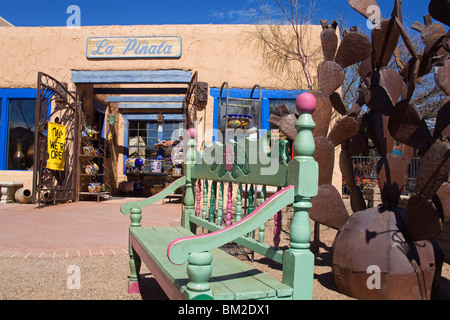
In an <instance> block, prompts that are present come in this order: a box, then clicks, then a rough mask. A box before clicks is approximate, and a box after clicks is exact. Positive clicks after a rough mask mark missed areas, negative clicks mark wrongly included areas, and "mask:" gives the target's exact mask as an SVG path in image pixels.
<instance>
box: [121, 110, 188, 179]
mask: <svg viewBox="0 0 450 320" xmlns="http://www.w3.org/2000/svg"><path fill="white" fill-rule="evenodd" d="M163 116H164V124H163V126H164V137H163V139H164V140H167V141H168V140H170V139H171V138H172V137H171V136H172V132H173V131H174V130H176V129H178V128H179V125H181V123H182V121H183V115H181V114H163ZM122 117H123V119H124V138H123V139H124V140H123V141H124V152H123V172H126V166H125V163H126V161H127V159H128V157H129V156H131V155H134V156H140V157H145V158H146V159H147V160H149V159H150V158H151V157H150V154H152V153H154V151H155V150H154V149H155V147H154V145H155V143H156V142H157V139H158V132H157V120H158V114H122ZM130 139H135V141H132V143H133V145H130ZM149 165H150V163H147V165H146V166H144V170H143V171H144V172H146V171H147V172H149V171H150V168H149ZM166 169H167V168H166Z"/></svg>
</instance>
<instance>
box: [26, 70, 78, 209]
mask: <svg viewBox="0 0 450 320" xmlns="http://www.w3.org/2000/svg"><path fill="white" fill-rule="evenodd" d="M50 121H51V122H55V123H58V124H60V125H63V126H65V127H66V139H65V146H64V163H65V164H64V170H63V171H58V170H51V169H47V168H46V163H47V160H48V158H49V154H48V151H47V149H48V148H47V143H48V142H47V134H48V123H49V122H50ZM35 125H36V130H35V138H34V163H35V166H34V170H33V200H32V201H33V203H38V205H39V206H41V205H44V204H56V203H63V202H68V201H76V193H77V192H76V190H77V186H76V184H77V177H76V170H77V169H76V168H77V166H76V159H77V157H78V148H77V145H78V135H79V115H78V104H77V99H76V96H74V95H73V94H72V93H70V92H69V91H68V89H67V84H64V83H60V82H59V81H57V80H56V79H55V78H53V77H51V76H49V75H47V74H45V73H42V72H39V73H38V83H37V101H36V124H35Z"/></svg>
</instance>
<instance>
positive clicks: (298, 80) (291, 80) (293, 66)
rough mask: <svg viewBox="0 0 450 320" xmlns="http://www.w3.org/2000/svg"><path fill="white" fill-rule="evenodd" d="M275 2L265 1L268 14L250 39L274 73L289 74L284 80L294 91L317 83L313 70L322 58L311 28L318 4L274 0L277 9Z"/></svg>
mask: <svg viewBox="0 0 450 320" xmlns="http://www.w3.org/2000/svg"><path fill="white" fill-rule="evenodd" d="M272 3H273V1H265V0H262V4H263V8H264V10H265V15H264V18H263V21H262V22H261V24H258V25H257V31H256V32H255V33H252V34H251V39H252V40H253V41H256V43H255V44H256V46H257V48H259V49H262V50H263V57H264V62H265V64H266V65H267V66H268V67H269V68H270V70H271V71H272V73H273V74H287V77H284V79H283V81H284V82H285V85H287V86H289V87H290V88H291V89H295V90H299V89H311V88H313V86H314V79H313V75H312V74H311V70H314V68H313V67H314V66H315V65H316V64H315V63H316V62H318V61H319V60H320V59H321V56H320V53H321V50H320V46H319V47H317V48H311V46H310V44H311V43H317V41H311V40H315V39H311V37H310V33H309V30H308V25H311V24H313V23H314V21H315V19H316V18H315V11H316V10H315V7H316V3H315V1H312V0H307V1H299V0H275V3H276V6H275V8H274V7H273V4H272ZM274 9H278V10H279V11H278V10H274ZM262 23H264V24H262ZM299 66H300V68H299Z"/></svg>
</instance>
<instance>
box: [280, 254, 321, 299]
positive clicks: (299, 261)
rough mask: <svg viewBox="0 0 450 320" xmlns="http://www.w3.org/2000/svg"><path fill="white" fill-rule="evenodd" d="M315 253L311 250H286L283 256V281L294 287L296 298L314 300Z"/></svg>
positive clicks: (294, 296)
mask: <svg viewBox="0 0 450 320" xmlns="http://www.w3.org/2000/svg"><path fill="white" fill-rule="evenodd" d="M313 281H314V254H312V252H311V251H309V250H294V249H289V250H286V251H285V253H284V256H283V283H285V284H287V285H289V286H291V287H292V288H294V294H293V297H292V298H293V299H294V300H312V294H313Z"/></svg>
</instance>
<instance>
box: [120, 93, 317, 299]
mask: <svg viewBox="0 0 450 320" xmlns="http://www.w3.org/2000/svg"><path fill="white" fill-rule="evenodd" d="M315 106H316V101H315V99H314V96H312V95H311V94H309V93H304V94H302V95H300V96H299V98H298V99H297V110H298V111H299V114H300V116H299V118H298V121H297V122H296V128H297V132H298V134H297V137H296V140H295V143H294V158H293V159H292V160H289V159H288V157H286V156H285V154H286V143H287V142H286V141H275V140H272V141H271V144H269V142H268V139H267V137H266V138H263V139H261V141H253V140H249V139H244V140H242V141H241V142H238V143H236V142H232V141H230V142H229V143H228V144H227V145H225V146H223V145H221V144H220V143H216V144H214V145H213V146H208V147H205V149H204V150H203V152H202V151H197V150H196V141H195V138H196V132H195V129H189V139H188V140H189V141H188V142H187V152H186V162H185V167H184V169H185V170H184V172H185V176H184V177H182V178H180V179H178V180H176V181H175V182H173V183H172V184H171V185H169V186H168V187H167V188H166V189H164V190H163V191H161V192H160V193H158V194H157V195H155V196H153V197H151V198H148V199H145V200H142V201H135V202H129V203H125V204H124V205H123V206H122V207H121V211H122V212H123V213H124V214H130V219H131V225H130V233H129V239H130V245H129V254H130V260H129V261H130V269H131V274H130V276H129V292H130V293H138V292H139V282H138V281H139V271H140V266H141V262H144V263H145V265H146V266H147V267H148V269H149V270H150V272H151V273H152V275H153V276H154V278H155V279H156V280H157V282H158V283H159V285H160V286H161V288H162V289H163V290H164V292H165V293H166V295H167V296H168V297H169V298H170V299H217V300H243V299H291V300H292V299H312V287H313V275H314V255H313V254H312V253H311V251H310V249H309V247H310V236H311V230H310V220H309V214H308V210H309V209H310V208H311V198H312V197H313V196H315V195H316V194H317V189H318V165H317V163H316V161H314V159H313V157H312V156H313V153H314V150H315V146H314V138H313V134H312V130H313V129H314V128H315V124H314V121H313V119H312V116H311V114H312V113H313V111H314V110H315ZM277 149H278V150H277ZM221 159H223V161H220V160H221ZM183 185H184V186H185V187H186V191H185V196H184V210H183V213H182V223H181V225H182V226H181V227H170V228H169V227H168V228H161V227H143V226H141V223H140V222H141V218H142V209H141V208H143V207H145V206H147V205H149V204H152V203H154V202H156V201H159V200H161V199H163V198H164V197H166V196H167V195H168V194H170V193H172V192H173V191H174V190H176V189H178V188H179V187H180V186H183ZM244 186H249V188H250V189H249V190H248V192H247V193H245V192H244ZM255 186H256V188H258V187H257V186H260V188H261V189H260V195H261V196H260V199H259V200H260V202H261V203H260V204H259V205H257V199H256V195H257V193H256V192H255ZM268 186H274V187H276V189H277V191H276V192H275V193H274V194H273V195H272V196H270V197H268V198H267V196H268V192H267V190H268V189H267V188H268ZM208 194H210V197H209V198H208ZM266 198H267V199H266ZM243 202H245V203H246V205H245V204H244V203H243ZM290 205H292V208H293V217H292V222H291V226H290V231H289V240H290V242H289V247H288V248H287V249H280V248H278V244H277V243H276V242H277V241H279V240H277V239H276V238H277V237H275V244H274V245H273V246H272V245H269V244H267V243H264V233H265V223H266V222H267V221H268V220H269V219H271V218H272V217H274V216H276V217H277V218H276V219H275V221H278V222H279V221H280V219H279V217H280V214H281V210H282V209H283V208H284V207H286V206H290ZM244 209H246V210H244ZM232 213H233V216H234V217H233V218H232ZM199 227H201V228H202V230H205V232H206V233H204V234H200V235H198V234H197V231H198V230H199V229H200V228H199ZM276 228H277V229H279V225H278V226H276ZM254 230H257V234H258V237H256V238H257V239H254V238H253V237H251V236H250V233H251V232H253V231H254ZM277 234H278V236H279V230H278V233H276V236H277ZM230 242H234V243H237V244H239V245H241V246H244V247H246V248H248V249H250V250H252V251H254V252H257V253H259V254H262V255H264V256H266V257H268V258H270V259H272V260H273V261H276V262H278V263H281V264H282V266H283V267H282V272H283V276H282V281H279V280H277V279H275V278H273V277H271V276H270V275H268V274H266V273H264V272H261V271H259V270H257V269H255V268H253V267H252V266H250V265H249V264H247V263H245V262H242V261H240V260H239V259H237V258H236V257H233V256H232V255H230V254H228V253H226V252H225V251H223V250H222V249H220V247H221V246H223V245H225V244H228V243H230Z"/></svg>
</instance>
